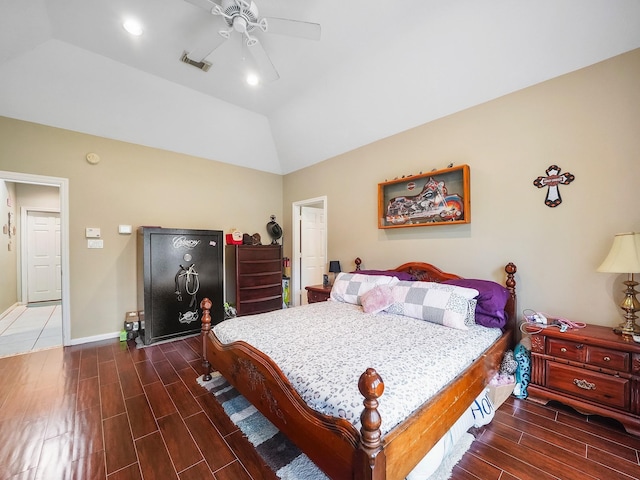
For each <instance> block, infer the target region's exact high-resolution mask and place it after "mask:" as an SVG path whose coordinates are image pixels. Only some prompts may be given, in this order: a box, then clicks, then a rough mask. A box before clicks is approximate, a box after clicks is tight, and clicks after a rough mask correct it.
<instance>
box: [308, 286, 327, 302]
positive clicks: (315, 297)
mask: <svg viewBox="0 0 640 480" xmlns="http://www.w3.org/2000/svg"><path fill="white" fill-rule="evenodd" d="M304 288H305V289H306V290H307V302H308V303H316V302H326V301H327V300H329V295H331V286H329V287H323V286H322V285H310V286H308V287H304Z"/></svg>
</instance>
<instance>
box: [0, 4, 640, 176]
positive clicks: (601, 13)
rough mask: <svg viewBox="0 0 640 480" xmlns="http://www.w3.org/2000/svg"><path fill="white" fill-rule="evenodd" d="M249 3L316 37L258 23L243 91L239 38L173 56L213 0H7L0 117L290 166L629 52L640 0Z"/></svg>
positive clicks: (207, 29) (199, 26) (203, 32)
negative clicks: (256, 74) (260, 55)
mask: <svg viewBox="0 0 640 480" xmlns="http://www.w3.org/2000/svg"><path fill="white" fill-rule="evenodd" d="M216 1H219V0H216ZM237 2H240V0H237ZM255 2H256V3H257V6H258V8H259V14H260V16H261V17H262V16H264V17H276V18H286V19H296V20H300V21H304V22H315V23H319V24H320V25H321V38H320V40H319V41H315V40H309V39H304V38H298V37H292V36H287V35H278V34H276V33H274V32H270V31H267V32H262V31H260V30H259V29H256V30H255V31H254V32H252V35H253V36H254V37H256V38H257V39H258V40H259V42H260V45H261V46H262V47H263V49H264V51H265V52H267V53H268V55H269V57H270V59H271V63H272V64H273V66H274V67H275V69H276V70H277V72H278V74H279V77H280V78H279V79H278V80H276V81H272V82H264V83H261V84H259V85H258V86H255V87H251V86H249V85H248V84H247V83H246V82H245V81H244V74H245V69H246V68H251V67H253V66H255V65H254V61H253V55H252V51H250V50H248V49H249V47H247V46H246V45H244V44H243V42H242V39H243V35H242V34H241V33H240V32H237V31H233V32H231V34H230V38H229V39H228V40H226V41H225V42H223V43H222V44H221V45H220V46H219V47H218V48H217V49H216V50H215V51H214V52H213V54H212V55H211V56H210V57H209V60H210V62H211V67H210V69H209V71H208V72H204V71H202V70H200V69H198V68H196V67H194V66H191V65H188V64H186V63H184V62H182V61H181V60H180V59H181V57H182V55H183V54H184V53H185V52H187V53H189V52H199V51H202V50H203V49H205V50H206V48H207V46H208V45H209V43H210V44H211V45H214V44H216V43H219V42H217V40H216V39H218V38H219V35H218V31H219V30H221V29H225V28H227V29H228V26H227V25H226V24H225V23H224V19H223V18H222V17H221V16H219V15H212V14H210V12H209V11H207V10H206V9H205V8H203V7H207V5H208V4H209V3H211V2H210V0H191V1H190V2H188V1H185V0H136V1H132V0H2V2H0V115H3V116H6V117H11V118H17V119H21V120H27V121H32V122H36V123H41V124H45V125H51V126H55V127H60V128H65V129H69V130H74V131H78V132H83V133H88V134H93V135H99V136H102V137H107V138H112V139H117V140H122V141H127V142H132V143H137V144H141V145H147V146H152V147H157V148H162V149H165V150H170V151H175V152H180V153H186V154H189V155H195V156H199V157H203V158H207V159H212V160H217V161H221V162H225V163H231V164H235V165H240V166H246V167H251V168H255V169H259V170H263V171H267V172H273V173H280V174H285V173H289V172H292V171H295V170H298V169H300V168H304V167H306V166H308V165H312V164H314V163H317V162H320V161H322V160H325V159H327V158H330V157H333V156H335V155H338V154H341V153H344V152H346V151H349V150H352V149H354V148H357V147H359V146H362V145H366V144H368V143H371V142H373V141H375V140H378V139H380V138H384V137H387V136H389V135H393V134H395V133H398V132H401V131H404V130H407V129H409V128H412V127H415V126H418V125H421V124H424V123H427V122H429V121H432V120H434V119H437V118H440V117H443V116H445V115H449V114H451V113H454V112H457V111H460V110H463V109H465V108H468V107H470V106H473V105H477V104H479V103H482V102H486V101H488V100H491V99H494V98H497V97H500V96H502V95H505V94H507V93H510V92H513V91H516V90H519V89H522V88H525V87H528V86H531V85H534V84H536V83H539V82H542V81H545V80H548V79H550V78H553V77H556V76H559V75H562V74H565V73H568V72H571V71H574V70H576V69H579V68H582V67H585V66H588V65H591V64H594V63H597V62H599V61H601V60H604V59H606V58H610V57H612V56H615V55H618V54H620V53H623V52H626V51H629V50H633V49H635V48H639V47H640V0H536V1H526V0H447V1H442V0H396V1H394V2H380V1H376V0H368V1H364V0H347V1H345V0H255ZM232 3H233V2H232ZM240 3H242V2H240ZM211 5H213V3H211ZM127 17H134V18H137V19H138V20H139V21H140V22H141V23H142V25H143V29H144V33H143V35H141V36H139V37H133V36H131V35H129V34H128V33H127V32H126V31H125V30H124V29H123V27H122V22H123V20H124V19H125V18H127ZM273 25H275V22H274V23H273ZM196 60H197V59H196Z"/></svg>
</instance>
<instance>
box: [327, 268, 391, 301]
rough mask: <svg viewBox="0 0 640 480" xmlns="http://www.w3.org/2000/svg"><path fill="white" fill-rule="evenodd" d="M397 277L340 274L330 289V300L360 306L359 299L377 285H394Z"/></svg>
mask: <svg viewBox="0 0 640 480" xmlns="http://www.w3.org/2000/svg"><path fill="white" fill-rule="evenodd" d="M398 282H399V280H398V278H397V277H388V276H386V275H363V274H361V273H344V272H340V273H339V274H338V275H337V276H336V279H335V281H334V282H333V287H332V288H331V295H330V298H331V300H334V301H336V302H343V303H352V304H354V305H362V300H361V297H362V295H364V294H365V293H367V292H368V291H369V290H372V289H374V288H375V287H377V286H378V285H394V284H396V283H398Z"/></svg>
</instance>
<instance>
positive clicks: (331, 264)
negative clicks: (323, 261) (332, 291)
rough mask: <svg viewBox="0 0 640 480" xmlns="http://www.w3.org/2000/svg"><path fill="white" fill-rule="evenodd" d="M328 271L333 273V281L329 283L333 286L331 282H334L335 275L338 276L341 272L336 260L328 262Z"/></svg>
mask: <svg viewBox="0 0 640 480" xmlns="http://www.w3.org/2000/svg"><path fill="white" fill-rule="evenodd" d="M329 271H330V272H331V273H333V281H332V282H331V284H332V285H333V282H335V281H336V275H338V274H339V273H340V272H341V270H340V262H339V261H338V260H331V261H329Z"/></svg>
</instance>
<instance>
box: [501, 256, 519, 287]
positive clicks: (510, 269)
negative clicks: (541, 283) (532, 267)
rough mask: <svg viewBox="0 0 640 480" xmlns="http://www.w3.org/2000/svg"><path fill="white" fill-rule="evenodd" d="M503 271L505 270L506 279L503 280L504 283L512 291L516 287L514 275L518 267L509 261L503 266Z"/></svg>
mask: <svg viewBox="0 0 640 480" xmlns="http://www.w3.org/2000/svg"><path fill="white" fill-rule="evenodd" d="M504 271H505V272H507V281H506V282H505V285H506V286H507V288H508V289H509V290H510V291H511V292H513V290H514V289H515V288H516V280H515V278H514V276H515V274H516V272H517V271H518V267H516V266H515V264H514V263H513V262H509V263H507V265H506V266H505V267H504Z"/></svg>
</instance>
